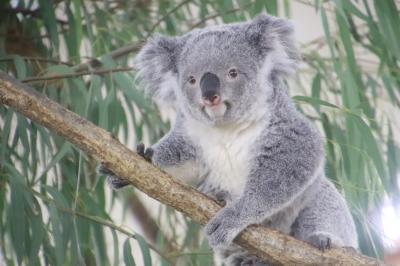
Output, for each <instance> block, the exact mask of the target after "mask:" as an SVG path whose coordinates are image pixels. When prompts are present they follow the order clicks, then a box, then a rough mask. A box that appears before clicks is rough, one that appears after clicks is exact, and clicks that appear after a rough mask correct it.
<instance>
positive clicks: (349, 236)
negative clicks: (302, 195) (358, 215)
mask: <svg viewBox="0 0 400 266" xmlns="http://www.w3.org/2000/svg"><path fill="white" fill-rule="evenodd" d="M310 189H311V190H312V192H311V195H312V196H311V197H310V198H309V199H308V201H307V203H306V204H305V205H304V208H303V209H302V210H301V211H300V212H299V213H298V216H297V217H296V220H295V221H294V223H293V225H292V227H291V234H292V235H293V236H294V237H296V238H298V239H301V240H306V239H307V238H308V237H309V235H310V234H311V233H315V230H316V228H315V227H316V225H317V226H318V230H319V231H322V232H332V234H330V235H329V237H330V239H331V241H332V242H333V243H335V244H336V245H339V246H345V247H353V248H358V241H357V234H356V228H355V224H354V222H353V219H352V218H351V214H350V211H349V209H348V208H347V205H346V202H345V200H344V198H343V197H342V195H341V194H340V193H339V192H338V191H337V189H336V188H335V187H334V185H333V184H332V183H331V182H330V181H329V180H328V179H327V178H326V177H325V176H321V177H320V178H318V179H317V180H316V182H314V184H313V186H311V187H310Z"/></svg>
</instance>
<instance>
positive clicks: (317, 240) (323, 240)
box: [307, 233, 332, 251]
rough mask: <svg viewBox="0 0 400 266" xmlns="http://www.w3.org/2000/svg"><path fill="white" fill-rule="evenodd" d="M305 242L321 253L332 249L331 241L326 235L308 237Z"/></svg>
mask: <svg viewBox="0 0 400 266" xmlns="http://www.w3.org/2000/svg"><path fill="white" fill-rule="evenodd" d="M307 242H308V243H310V244H311V245H313V246H314V247H316V248H318V249H319V250H321V251H325V250H326V249H330V248H331V247H332V241H331V238H330V237H329V235H326V234H322V233H321V234H315V235H311V236H310V237H308V239H307Z"/></svg>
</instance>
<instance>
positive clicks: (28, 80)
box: [21, 67, 134, 83]
mask: <svg viewBox="0 0 400 266" xmlns="http://www.w3.org/2000/svg"><path fill="white" fill-rule="evenodd" d="M132 70H134V68H133V67H121V68H111V69H97V70H93V71H82V72H77V73H70V74H60V75H49V76H44V77H33V78H26V79H23V80H21V82H24V83H36V82H46V81H51V80H56V79H64V78H76V77H80V76H87V75H105V74H110V73H115V72H127V71H132Z"/></svg>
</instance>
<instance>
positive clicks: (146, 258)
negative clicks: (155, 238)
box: [135, 234, 152, 266]
mask: <svg viewBox="0 0 400 266" xmlns="http://www.w3.org/2000/svg"><path fill="white" fill-rule="evenodd" d="M135 238H136V240H137V241H138V243H139V246H140V250H141V251H142V257H143V263H144V265H145V266H151V265H152V264H151V256H150V250H149V245H148V244H147V242H146V240H145V239H144V238H143V237H142V236H141V235H138V234H135Z"/></svg>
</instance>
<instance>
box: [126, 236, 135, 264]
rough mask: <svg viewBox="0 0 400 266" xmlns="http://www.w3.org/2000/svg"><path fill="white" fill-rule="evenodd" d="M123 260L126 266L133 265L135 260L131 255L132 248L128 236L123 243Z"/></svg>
mask: <svg viewBox="0 0 400 266" xmlns="http://www.w3.org/2000/svg"><path fill="white" fill-rule="evenodd" d="M124 262H125V265H126V266H135V265H136V264H135V260H134V259H133V256H132V248H131V244H130V243H129V238H127V239H126V240H125V243H124Z"/></svg>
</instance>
